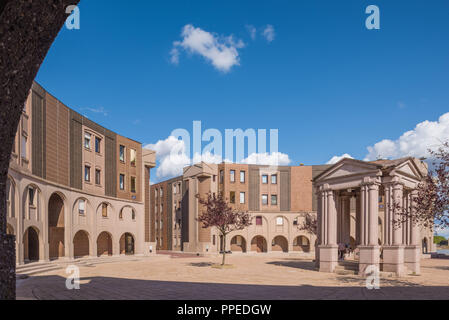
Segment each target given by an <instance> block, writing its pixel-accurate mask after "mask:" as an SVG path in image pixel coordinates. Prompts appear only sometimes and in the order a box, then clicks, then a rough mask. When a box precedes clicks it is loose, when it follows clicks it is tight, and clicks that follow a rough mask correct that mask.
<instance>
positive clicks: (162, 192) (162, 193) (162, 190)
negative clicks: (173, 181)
mask: <svg viewBox="0 0 449 320" xmlns="http://www.w3.org/2000/svg"><path fill="white" fill-rule="evenodd" d="M159 195H160V196H161V198H162V196H163V195H164V189H163V188H161V192H160V194H159Z"/></svg>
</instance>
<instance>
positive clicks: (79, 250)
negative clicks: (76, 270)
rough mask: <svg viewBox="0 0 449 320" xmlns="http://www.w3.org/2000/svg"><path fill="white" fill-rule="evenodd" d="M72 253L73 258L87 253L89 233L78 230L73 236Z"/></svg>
mask: <svg viewBox="0 0 449 320" xmlns="http://www.w3.org/2000/svg"><path fill="white" fill-rule="evenodd" d="M73 255H74V257H75V258H79V257H85V256H88V255H89V235H88V234H87V232H86V231H83V230H80V231H78V232H77V233H76V234H75V237H73Z"/></svg>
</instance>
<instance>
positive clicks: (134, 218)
mask: <svg viewBox="0 0 449 320" xmlns="http://www.w3.org/2000/svg"><path fill="white" fill-rule="evenodd" d="M131 218H132V219H133V220H136V212H135V211H134V209H133V210H132V212H131Z"/></svg>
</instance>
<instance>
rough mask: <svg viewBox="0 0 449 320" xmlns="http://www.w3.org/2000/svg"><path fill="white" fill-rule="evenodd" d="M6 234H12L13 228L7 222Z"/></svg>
mask: <svg viewBox="0 0 449 320" xmlns="http://www.w3.org/2000/svg"><path fill="white" fill-rule="evenodd" d="M6 234H11V235H13V234H14V228H13V227H12V225H10V224H9V223H8V224H6Z"/></svg>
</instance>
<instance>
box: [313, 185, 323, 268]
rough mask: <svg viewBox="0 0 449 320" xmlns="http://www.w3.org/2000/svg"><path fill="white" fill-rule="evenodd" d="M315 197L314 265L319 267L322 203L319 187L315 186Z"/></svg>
mask: <svg viewBox="0 0 449 320" xmlns="http://www.w3.org/2000/svg"><path fill="white" fill-rule="evenodd" d="M316 198H317V216H316V219H317V235H316V236H317V245H316V246H315V266H316V267H319V265H320V245H321V244H322V243H321V239H322V234H323V231H322V229H321V226H322V225H323V223H322V216H323V209H322V208H323V204H322V193H321V191H320V190H319V188H316Z"/></svg>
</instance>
